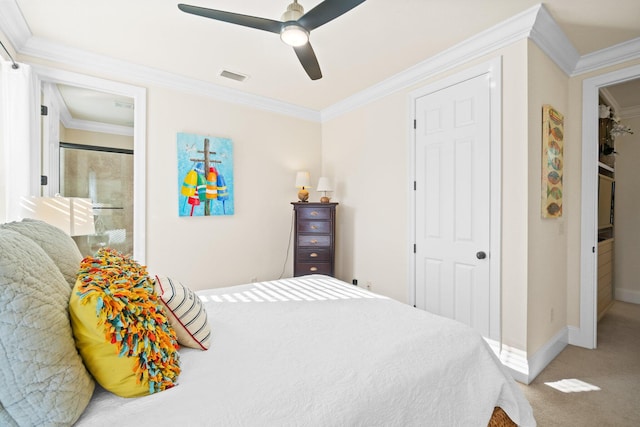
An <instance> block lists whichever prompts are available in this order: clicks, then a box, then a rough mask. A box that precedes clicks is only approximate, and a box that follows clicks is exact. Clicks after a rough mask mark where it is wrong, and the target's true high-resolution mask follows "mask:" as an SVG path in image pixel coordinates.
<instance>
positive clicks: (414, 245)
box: [413, 243, 416, 254]
mask: <svg viewBox="0 0 640 427" xmlns="http://www.w3.org/2000/svg"><path fill="white" fill-rule="evenodd" d="M413 253H414V254H415V253H416V244H415V243H414V244H413Z"/></svg>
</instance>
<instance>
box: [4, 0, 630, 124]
mask: <svg viewBox="0 0 640 427" xmlns="http://www.w3.org/2000/svg"><path fill="white" fill-rule="evenodd" d="M0 31H2V32H4V33H5V35H6V36H7V39H8V41H9V43H11V44H12V47H13V49H14V50H15V51H16V52H17V53H19V54H20V55H25V56H30V57H35V58H40V59H45V60H48V61H52V62H56V63H60V64H65V65H68V66H71V67H74V68H79V69H84V70H86V71H90V72H95V73H97V74H99V75H105V74H107V75H109V76H118V77H119V78H121V79H124V80H129V81H135V82H141V83H143V84H145V85H148V84H155V85H159V86H163V87H168V88H171V89H175V90H180V91H186V92H191V93H196V94H200V95H206V96H209V97H212V98H215V99H218V100H221V101H225V102H229V103H233V104H239V105H244V106H248V107H250V108H257V109H260V110H265V111H269V112H273V113H276V114H283V115H288V116H291V117H295V118H300V119H303V120H308V121H313V122H323V121H326V120H331V119H333V118H335V117H338V116H340V115H342V114H345V113H347V112H349V111H351V110H354V109H356V108H359V107H361V106H363V105H366V104H369V103H371V102H373V101H375V100H377V99H380V98H383V97H385V96H388V95H390V94H392V93H394V92H397V91H399V90H401V89H404V88H407V87H410V86H412V85H414V84H417V83H419V82H420V81H422V80H424V79H426V78H429V77H431V76H435V75H437V74H440V73H442V72H445V71H447V70H450V69H452V68H455V67H457V66H460V65H463V64H465V63H467V62H468V61H471V60H473V59H476V58H478V57H480V56H483V55H487V54H490V53H492V52H494V51H495V50H497V49H500V48H502V47H505V46H507V45H509V44H512V43H514V42H517V41H519V40H522V39H525V38H528V39H531V40H532V41H533V42H534V43H536V45H538V47H540V49H541V50H542V51H543V52H545V54H546V55H547V56H549V58H551V59H552V60H553V61H554V62H555V63H556V64H557V65H558V67H559V68H560V69H561V70H562V71H564V72H565V73H566V74H567V75H568V76H575V75H578V74H582V73H585V72H588V71H593V70H597V69H600V68H604V67H608V66H610V65H615V64H619V63H621V62H624V61H629V60H633V59H638V58H640V38H638V39H634V40H631V41H628V42H625V43H621V44H619V45H616V46H613V47H611V48H607V49H603V50H600V51H597V52H593V53H591V54H587V55H584V56H582V57H580V56H579V54H578V52H577V51H576V49H575V48H574V47H573V45H572V44H571V42H570V41H569V39H568V38H567V37H566V35H565V34H564V32H563V31H562V29H561V28H560V27H559V26H558V24H557V23H556V22H555V20H554V19H553V17H552V16H551V14H550V13H549V12H548V11H547V9H546V7H545V6H544V5H543V4H538V5H535V6H533V7H531V8H529V9H527V10H525V11H524V12H522V13H520V14H518V15H515V16H513V17H512V18H510V19H507V20H506V21H503V22H502V23H500V24H498V25H495V26H494V27H491V28H489V29H488V30H485V31H483V32H481V33H479V34H477V35H476V36H473V37H471V38H469V39H467V40H465V41H463V42H461V43H459V44H457V45H455V46H453V47H451V48H449V49H447V50H445V51H443V52H441V53H439V54H436V55H434V56H432V57H430V58H427V59H426V60H424V61H422V62H420V63H418V64H416V65H414V66H412V67H410V68H408V69H406V70H405V71H402V72H400V73H398V74H396V75H394V76H392V77H390V78H388V79H385V80H383V81H381V82H379V83H377V84H375V85H373V86H371V87H369V88H367V89H365V90H363V91H361V92H358V93H356V94H354V95H352V96H350V97H348V98H346V99H344V100H342V101H339V102H337V103H335V104H333V105H331V106H329V107H327V108H325V109H323V110H322V111H317V110H313V109H310V108H305V107H301V106H298V105H294V104H290V103H286V102H282V101H278V100H275V99H272V98H267V97H262V96H258V95H253V94H250V93H247V92H243V91H241V90H237V89H233V88H228V87H224V86H220V85H217V84H213V83H209V82H205V81H202V80H197V79H193V78H189V77H185V76H182V75H178V74H173V73H168V72H165V71H162V70H158V69H155V68H151V67H146V66H142V65H137V64H132V63H129V62H126V61H121V60H118V59H115V58H110V57H105V56H102V55H98V54H94V53H91V52H87V51H83V50H80V49H74V48H70V47H66V46H63V45H60V44H56V43H52V42H49V41H47V40H43V39H39V38H37V37H34V36H33V35H32V34H31V31H30V30H29V27H28V26H27V24H26V22H25V20H24V17H23V16H22V13H21V12H20V9H19V7H18V5H17V3H16V0H0Z"/></svg>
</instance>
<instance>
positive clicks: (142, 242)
mask: <svg viewBox="0 0 640 427" xmlns="http://www.w3.org/2000/svg"><path fill="white" fill-rule="evenodd" d="M31 67H32V70H33V72H34V75H35V80H36V81H35V84H36V91H35V92H36V94H37V97H38V99H37V100H36V102H37V103H36V104H35V105H40V102H41V101H40V89H41V87H42V83H43V82H51V83H60V84H65V85H69V86H77V87H83V88H87V89H92V90H97V91H102V92H109V93H114V94H117V95H122V96H127V97H129V98H132V99H133V101H134V117H133V153H134V154H133V230H134V233H133V258H134V259H135V260H136V261H137V262H139V263H140V264H146V240H147V239H146V176H147V172H146V158H147V156H146V140H147V123H146V119H147V90H146V89H145V88H143V87H139V86H133V85H129V84H126V83H120V82H116V81H113V80H106V79H102V78H99V77H93V76H88V75H85V74H78V73H74V72H70V71H65V70H59V69H55V68H50V67H45V66H40V65H31ZM38 128H39V132H40V133H41V132H42V129H41V128H40V127H38ZM41 139H42V138H41V136H39V137H38V138H36V139H35V140H34V141H33V143H35V144H38V145H40V144H41ZM57 147H58V148H57V149H58V150H59V146H57ZM48 149H49V144H48V143H45V144H44V147H43V150H48ZM54 149H55V148H54ZM37 152H38V153H40V146H38V147H37ZM43 158H44V159H49V160H50V161H49V164H48V165H45V169H48V170H49V173H50V174H59V173H60V168H59V166H60V164H59V162H58V159H59V153H55V154H54V153H48V154H46V155H44V156H43ZM39 174H40V172H39V171H38V175H39ZM54 182H57V183H59V180H57V179H56V180H55V181H54ZM48 191H53V192H54V193H55V192H57V191H59V188H58V189H50V190H48Z"/></svg>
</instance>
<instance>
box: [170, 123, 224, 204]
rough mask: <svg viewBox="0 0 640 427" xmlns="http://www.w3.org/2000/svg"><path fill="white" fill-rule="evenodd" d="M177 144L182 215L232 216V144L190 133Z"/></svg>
mask: <svg viewBox="0 0 640 427" xmlns="http://www.w3.org/2000/svg"><path fill="white" fill-rule="evenodd" d="M177 140H178V211H179V215H180V216H212V215H233V213H234V189H233V145H232V141H231V140H230V139H228V138H218V137H215V136H201V135H194V134H189V133H178V138H177Z"/></svg>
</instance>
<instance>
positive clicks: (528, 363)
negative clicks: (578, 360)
mask: <svg viewBox="0 0 640 427" xmlns="http://www.w3.org/2000/svg"><path fill="white" fill-rule="evenodd" d="M568 341H569V329H568V328H567V327H565V328H562V329H561V330H560V331H559V332H558V333H557V334H556V335H554V336H553V338H551V339H550V340H549V341H548V342H547V343H546V344H545V345H543V346H542V347H541V348H540V349H539V350H538V351H536V353H535V354H534V355H533V356H531V357H527V353H526V352H525V351H523V350H519V349H517V348H513V347H509V346H508V345H504V344H503V345H502V350H501V352H500V354H498V357H499V358H500V361H501V362H502V364H503V365H504V366H505V367H506V368H507V369H508V370H509V372H510V373H511V375H512V376H513V378H514V379H515V380H516V381H518V382H521V383H523V384H530V383H531V381H533V380H534V379H535V378H536V377H537V376H538V374H540V372H542V370H543V369H544V368H546V367H547V365H548V364H549V363H551V361H552V360H553V359H555V358H556V356H557V355H558V354H560V352H561V351H562V350H563V349H564V348H565V347H566V346H567V343H568ZM492 348H494V347H493V346H492ZM494 351H495V348H494Z"/></svg>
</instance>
